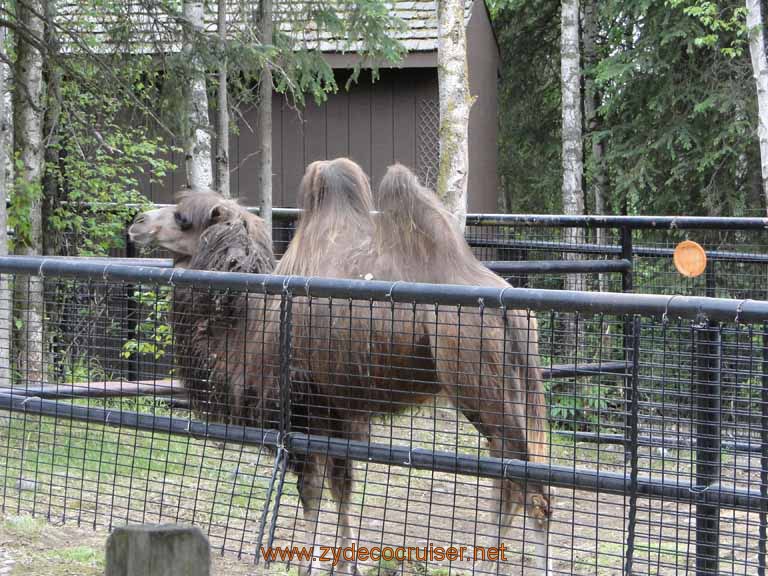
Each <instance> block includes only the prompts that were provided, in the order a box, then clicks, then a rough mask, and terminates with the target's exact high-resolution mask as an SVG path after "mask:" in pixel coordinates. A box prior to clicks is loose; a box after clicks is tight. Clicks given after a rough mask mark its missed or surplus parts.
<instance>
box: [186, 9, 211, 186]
mask: <svg viewBox="0 0 768 576" xmlns="http://www.w3.org/2000/svg"><path fill="white" fill-rule="evenodd" d="M182 15H183V17H184V20H185V21H186V26H185V30H184V43H183V46H182V51H183V53H184V54H185V55H186V56H187V57H188V58H189V62H190V65H191V68H192V74H191V79H190V81H189V84H188V85H187V86H185V87H184V88H185V90H184V99H185V102H184V104H185V106H184V108H185V113H186V130H185V137H184V167H185V170H186V176H187V185H189V186H191V187H194V188H213V162H212V159H211V153H212V151H211V134H210V131H209V127H210V123H209V121H208V93H207V89H206V82H205V70H204V69H203V67H202V64H201V63H200V59H199V58H197V57H195V48H194V42H195V39H196V38H198V37H199V35H200V34H202V33H203V32H204V29H203V2H202V0H184V2H183V5H182Z"/></svg>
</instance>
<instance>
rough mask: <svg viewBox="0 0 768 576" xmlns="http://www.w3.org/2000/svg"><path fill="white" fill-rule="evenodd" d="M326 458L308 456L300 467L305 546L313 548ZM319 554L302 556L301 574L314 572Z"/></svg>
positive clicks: (299, 488)
mask: <svg viewBox="0 0 768 576" xmlns="http://www.w3.org/2000/svg"><path fill="white" fill-rule="evenodd" d="M323 460H324V459H321V458H318V457H316V456H307V457H306V459H305V460H304V461H303V462H301V464H300V465H299V469H298V481H297V482H296V485H297V488H298V490H299V498H300V499H301V506H302V509H303V512H304V530H305V541H304V546H306V547H307V548H309V549H310V550H313V552H314V548H315V540H316V539H317V523H318V520H319V518H320V504H321V502H322V496H323V476H324V467H325V462H324V461H323ZM317 556H319V554H314V553H313V554H312V556H311V557H310V558H309V559H306V558H302V559H301V560H300V561H299V575H300V576H309V575H310V574H311V572H312V567H313V564H314V562H313V560H314V558H316V557H317Z"/></svg>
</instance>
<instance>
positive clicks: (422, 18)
mask: <svg viewBox="0 0 768 576" xmlns="http://www.w3.org/2000/svg"><path fill="white" fill-rule="evenodd" d="M337 3H338V6H339V10H338V11H337V16H338V17H340V18H343V17H344V13H345V12H347V13H351V11H350V10H349V9H348V8H347V7H348V6H350V4H349V3H344V2H337ZM472 3H473V1H472V0H465V17H466V22H467V23H469V18H470V16H471V13H472ZM159 4H161V3H158V2H148V1H147V0H126V1H125V2H115V3H107V5H106V6H104V5H103V4H102V3H100V2H77V1H72V0H70V1H69V2H66V3H62V5H60V7H59V16H58V17H59V19H60V22H61V23H62V24H63V26H62V28H63V29H70V30H77V31H78V32H80V33H81V34H82V33H85V34H84V37H85V38H87V40H86V42H85V43H86V44H87V45H88V47H89V48H90V49H92V50H96V51H98V50H99V45H100V44H107V45H109V44H114V43H116V42H117V40H116V39H117V38H120V37H121V35H125V36H126V38H125V40H124V41H125V42H127V43H128V44H130V45H132V46H133V47H134V49H135V50H136V52H143V53H147V52H154V51H158V50H160V49H161V47H162V50H164V51H168V52H173V51H176V50H178V49H179V48H180V39H181V26H180V24H179V16H176V15H173V14H172V13H170V12H169V11H168V10H167V9H164V8H162V7H160V6H159ZM387 4H388V5H389V6H390V15H392V16H394V17H396V18H397V19H398V20H399V21H401V22H402V27H400V28H394V29H393V30H392V34H391V37H392V38H395V39H397V40H399V41H400V42H401V43H402V44H403V46H404V47H405V49H406V50H407V51H408V52H433V51H436V50H437V40H438V38H437V1H436V0H390V1H388V2H387ZM92 5H93V6H92ZM96 5H98V7H96ZM204 5H205V28H206V30H208V31H210V32H213V31H215V29H216V10H215V3H214V2H205V3H204ZM228 6H229V14H228V16H227V20H228V25H229V26H231V27H235V28H239V29H241V30H244V29H246V28H247V24H246V23H247V22H249V21H252V19H251V13H252V12H253V11H254V10H256V9H257V7H258V1H255V0H229V1H228ZM311 9H312V3H309V2H302V1H301V0H299V1H296V0H275V4H274V14H275V18H274V19H275V26H276V28H277V29H279V30H281V31H282V32H283V33H285V34H288V35H290V36H291V37H293V38H295V40H296V42H297V44H300V45H301V46H302V47H304V48H307V49H312V50H315V49H318V48H319V49H320V50H321V51H322V52H332V53H338V52H348V53H349V52H351V53H354V52H356V51H358V49H359V48H360V46H361V43H360V42H357V41H356V40H354V39H348V38H338V37H334V35H333V34H332V33H330V32H327V31H323V29H322V28H321V27H320V25H319V24H318V23H317V22H316V21H312V20H310V21H307V19H306V15H307V13H308V11H311ZM126 21H128V22H130V25H129V26H125V22H126ZM318 30H320V32H319V33H318ZM128 35H130V38H128V37H127V36H128ZM62 43H63V44H64V45H65V46H66V45H70V46H71V48H72V49H73V50H75V48H74V46H75V45H77V44H78V41H75V39H74V38H64V39H63V41H62ZM318 44H319V45H318Z"/></svg>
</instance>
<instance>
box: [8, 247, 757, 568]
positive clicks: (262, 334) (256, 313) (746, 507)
mask: <svg viewBox="0 0 768 576" xmlns="http://www.w3.org/2000/svg"><path fill="white" fill-rule="evenodd" d="M30 275H38V276H40V275H42V277H43V278H44V281H45V286H46V288H45V295H46V311H45V313H44V314H43V315H42V316H41V318H43V319H44V321H43V326H42V327H43V328H44V333H45V335H46V339H45V341H46V350H45V354H44V356H45V367H46V369H45V370H43V373H44V374H45V381H44V382H40V381H33V380H32V379H31V371H25V369H26V370H28V369H29V367H30V365H29V363H28V362H25V356H24V355H25V354H28V352H29V351H28V350H27V349H26V348H25V345H24V342H19V341H18V340H13V341H11V340H9V338H8V337H7V336H6V338H5V339H3V340H2V341H1V342H0V345H2V347H3V348H5V349H8V350H9V351H10V352H11V355H12V356H13V357H14V360H15V365H16V366H18V367H19V369H18V370H16V371H15V372H14V374H13V375H12V378H13V387H12V388H11V389H6V390H3V391H2V393H0V408H2V409H5V410H9V411H8V412H6V413H4V414H2V417H0V455H1V456H0V463H1V464H0V479H1V481H0V498H1V500H0V501H1V502H2V504H1V505H0V507H1V508H2V511H3V512H6V513H21V512H25V513H27V512H28V513H33V514H36V515H40V516H45V517H48V518H51V519H56V520H59V521H65V522H72V523H78V524H85V525H91V526H106V527H112V526H115V525H119V524H124V523H127V522H158V521H162V522H167V521H174V522H176V521H186V522H193V523H195V524H197V525H199V526H201V527H202V528H203V529H204V530H206V531H207V533H208V535H209V537H210V538H211V541H212V544H213V545H214V546H215V547H216V548H217V549H218V550H219V551H221V552H222V553H230V554H235V555H238V556H239V557H241V558H242V559H243V560H244V561H248V562H255V561H257V560H258V559H259V558H260V556H261V547H262V546H263V547H267V546H271V547H272V549H273V550H277V549H278V547H291V546H305V545H306V546H308V545H311V544H312V543H314V544H315V547H316V548H315V553H316V554H318V553H319V551H318V549H317V547H319V546H321V545H325V546H339V547H341V546H345V545H348V544H351V543H354V544H355V545H357V546H365V547H366V548H368V550H370V549H371V548H381V549H383V548H385V547H393V548H394V547H417V548H419V550H421V552H420V553H419V551H418V550H411V552H412V555H411V557H410V558H408V557H405V558H404V559H402V560H397V559H393V560H389V559H386V558H385V559H377V560H371V559H370V558H369V559H367V560H361V561H360V563H359V566H358V569H359V571H360V572H361V573H363V574H366V573H367V574H382V573H386V574H394V573H396V572H400V571H401V572H403V573H409V574H418V575H420V576H425V575H433V576H438V575H444V574H449V573H466V572H469V571H471V570H475V571H477V572H478V573H481V572H488V573H497V572H498V573H502V574H541V573H543V570H542V569H541V568H540V566H541V559H540V558H537V556H539V555H541V554H546V555H547V556H548V557H549V559H550V561H551V573H552V574H557V573H559V574H584V575H587V574H601V575H602V574H696V575H697V576H698V575H704V574H744V575H747V574H750V575H751V574H764V573H765V566H766V526H767V523H766V516H767V514H768V303H765V302H757V301H751V300H746V301H744V300H725V299H712V298H699V297H689V296H674V297H670V296H660V295H636V294H608V293H584V292H573V291H562V290H560V291H554V290H553V291H549V290H543V289H538V288H537V289H504V290H498V289H490V288H477V287H452V286H431V285H418V284H408V283H402V282H398V283H387V282H376V281H371V282H365V281H344V280H328V279H317V278H313V279H307V278H297V277H291V278H283V277H276V276H258V275H242V274H223V273H212V272H204V271H189V270H176V271H175V270H169V269H162V268H158V267H142V266H135V265H134V266H125V265H106V264H104V263H100V262H83V261H77V260H57V259H47V260H46V259H39V258H0V278H2V279H6V280H9V281H10V282H11V284H12V285H15V287H16V288H19V287H23V286H25V285H26V283H27V281H28V279H29V278H30ZM25 294H26V293H25V291H24V290H16V291H15V292H11V291H10V289H9V291H8V292H7V293H4V294H0V304H5V305H7V304H8V303H9V302H10V300H11V299H15V302H14V305H15V308H16V310H17V311H22V314H21V315H20V316H18V318H19V319H20V320H21V321H24V320H25V319H27V318H28V316H25V315H24V314H23V311H24V309H25V308H24V305H25V298H26V295H25ZM174 299H175V300H177V301H181V300H182V299H183V300H184V301H185V302H187V303H190V302H192V303H193V304H192V305H191V306H190V307H189V308H188V309H187V310H186V311H185V313H184V314H180V315H179V314H178V312H179V311H178V309H177V310H176V311H175V312H174V313H173V314H171V313H170V304H171V302H172V301H174ZM212 303H213V304H215V305H214V306H211V304H212ZM202 310H205V311H206V312H205V314H203V313H201V311H202ZM563 313H570V314H572V317H571V318H572V321H569V322H565V323H564V322H562V314H563ZM17 314H18V313H17ZM131 314H133V315H134V316H135V317H136V318H138V320H139V321H138V323H137V326H138V328H136V327H132V326H133V324H130V323H127V322H126V318H127V317H129V316H130V315H131ZM233 317H237V318H238V321H237V322H234V323H228V322H229V320H228V319H231V318H233ZM534 318H537V321H534ZM536 322H537V323H538V332H537V331H536V328H535V324H536ZM73 325H76V326H77V327H78V329H77V330H74V331H73V330H72V326H73ZM190 337H191V338H192V339H193V340H194V346H190V345H189V342H188V341H184V342H182V341H180V339H181V338H190ZM106 349H111V350H113V351H117V354H112V355H111V357H115V356H119V357H122V358H124V360H125V362H124V363H122V364H121V363H120V362H116V363H113V364H111V365H104V364H102V363H100V362H98V361H97V360H96V359H97V358H100V357H103V356H104V350H106ZM136 354H141V356H142V362H144V363H145V364H146V366H145V369H144V370H143V372H142V373H143V374H145V375H146V374H147V372H148V371H151V370H152V369H154V370H156V371H157V372H156V373H157V374H162V376H160V377H155V378H145V379H144V380H141V381H137V380H136V373H135V372H131V368H130V365H131V363H130V362H129V360H130V358H131V355H136ZM174 357H175V359H176V363H175V366H174V367H173V371H172V372H170V374H169V373H168V371H169V369H170V368H171V366H172V365H173V364H172V361H171V360H170V359H171V358H174ZM201 366H202V369H203V373H202V376H200V377H198V378H195V377H193V376H190V375H194V374H200V372H194V369H197V370H200V369H201ZM536 366H539V367H541V370H542V372H541V374H542V379H543V383H544V390H545V397H546V406H547V408H548V420H549V431H548V432H547V433H546V435H545V436H544V438H545V440H544V443H545V444H546V450H544V452H545V453H546V456H545V457H544V458H541V459H538V460H537V459H536V458H533V457H530V455H529V454H528V452H530V451H531V450H533V449H532V448H531V444H530V443H531V442H532V440H531V438H535V436H534V430H533V429H532V426H534V427H536V426H538V425H537V424H536V420H535V418H534V419H531V418H528V417H527V416H528V415H529V412H528V410H529V408H530V410H531V413H534V412H535V409H534V408H535V406H534V405H536V404H537V401H536V399H535V394H534V395H533V396H531V395H527V394H526V393H524V392H523V391H524V390H529V389H530V390H534V388H535V387H532V385H531V382H535V381H536V378H537V376H536V374H537V373H536V371H535V370H534V372H526V370H527V369H529V368H531V367H536ZM152 367H154V368H152ZM210 367H213V369H212V370H210V371H205V369H206V368H210ZM181 374H185V375H187V376H185V377H186V378H187V388H190V389H191V390H192V393H191V394H188V393H187V392H186V391H185V389H184V388H182V386H181V383H180V382H179V377H180V375H181ZM196 390H198V392H197V393H196V392H195V391H196ZM521 410H522V414H523V415H524V416H525V418H523V419H522V420H521V419H520V418H519V417H518V418H515V417H513V416H514V415H515V414H516V415H518V416H520V414H521V412H520V411H521ZM539 427H540V426H539ZM500 438H502V439H506V440H509V442H508V443H507V442H506V440H505V441H503V442H499V439H500ZM489 440H490V443H489ZM521 442H522V444H521ZM521 446H522V447H521ZM265 447H266V448H268V449H265ZM533 451H534V452H535V450H533ZM312 462H314V464H313V465H312V466H310V464H311V463H312ZM313 466H314V467H313ZM294 472H299V473H300V474H299V477H300V478H301V480H300V481H298V482H297V481H296V475H295V474H294ZM350 478H352V479H353V480H354V481H353V482H351V483H350V482H349V479H350ZM501 479H504V483H503V484H502V485H503V486H505V488H504V489H503V491H501V492H500V491H499V490H498V489H497V487H498V484H499V482H500V481H501ZM322 483H324V484H325V486H326V491H321V490H320V489H319V488H318V484H322ZM547 487H552V493H550V492H549V489H548V488H547ZM340 493H341V494H343V496H340ZM537 495H542V496H544V497H547V496H548V497H549V498H548V502H549V504H550V508H551V524H550V539H549V546H548V548H546V549H544V550H542V548H541V546H536V543H537V542H540V538H539V534H540V532H541V530H540V528H541V526H540V525H537V524H536V523H528V524H525V523H524V522H523V521H522V516H521V515H518V516H517V517H515V518H514V521H512V519H510V518H508V517H504V516H503V515H502V516H501V517H499V516H498V514H497V512H498V511H499V510H504V509H505V505H506V502H508V501H511V502H517V501H522V502H528V501H529V500H530V499H531V498H533V497H536V496H537ZM339 499H341V500H343V501H344V502H345V506H344V508H343V509H342V510H341V512H342V513H341V515H339V514H338V513H337V512H338V510H337V506H336V503H337V502H338V501H339ZM533 500H536V498H533ZM539 503H540V501H539ZM544 508H546V507H544ZM308 510H309V511H310V513H309V516H307V511H308ZM313 511H316V512H317V516H314V517H313ZM539 511H541V509H540V510H539ZM507 524H511V526H510V527H509V529H508V530H507V531H506V533H504V534H503V535H502V536H501V537H499V536H498V533H499V531H500V530H501V529H502V528H504V527H505V526H506V525H507ZM537 531H538V533H537ZM313 533H314V534H315V536H314V538H313V537H312V534H313ZM500 543H502V544H504V545H505V549H506V560H505V561H503V562H491V561H488V560H487V559H486V560H484V561H481V556H482V551H480V552H478V550H479V548H478V547H483V546H486V547H487V546H496V545H498V544H500ZM451 546H454V547H456V548H457V552H456V554H459V552H460V551H461V547H462V546H464V547H465V550H466V552H465V554H466V555H465V556H464V557H463V558H459V557H453V556H450V557H449V556H448V554H446V553H445V552H444V553H443V554H442V556H441V555H440V553H439V550H438V547H443V548H448V547H451ZM430 547H431V548H430ZM424 548H426V549H427V551H430V550H431V551H432V555H431V557H429V555H428V552H427V557H426V558H425V553H424ZM435 552H437V553H435ZM393 553H397V552H393ZM406 553H407V551H406ZM474 554H478V556H477V558H475V556H474ZM262 562H263V560H262ZM297 563H299V562H297V561H296V560H294V562H293V565H294V566H295V565H296V564H297ZM283 564H284V563H282V562H279V558H278V560H276V561H275V562H273V563H272V564H271V566H272V568H271V569H272V570H275V571H280V570H284V568H283ZM329 569H330V568H329V565H327V564H322V563H320V564H317V565H316V567H315V568H314V569H313V571H314V570H318V571H328V570H329ZM351 570H352V568H351V566H350V565H348V564H347V565H342V566H337V571H341V572H345V571H350V572H351Z"/></svg>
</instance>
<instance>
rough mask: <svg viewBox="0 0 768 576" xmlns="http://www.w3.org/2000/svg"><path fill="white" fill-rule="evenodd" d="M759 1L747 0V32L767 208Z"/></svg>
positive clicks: (767, 102)
mask: <svg viewBox="0 0 768 576" xmlns="http://www.w3.org/2000/svg"><path fill="white" fill-rule="evenodd" d="M761 8H762V7H761V6H760V0H747V31H748V33H749V53H750V55H751V56H752V73H753V75H754V77H755V85H756V87H757V117H758V123H757V137H758V140H759V142H760V173H761V176H762V180H763V196H764V197H765V201H766V206H768V59H767V58H766V46H765V30H764V28H763V15H762V9H761Z"/></svg>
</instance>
